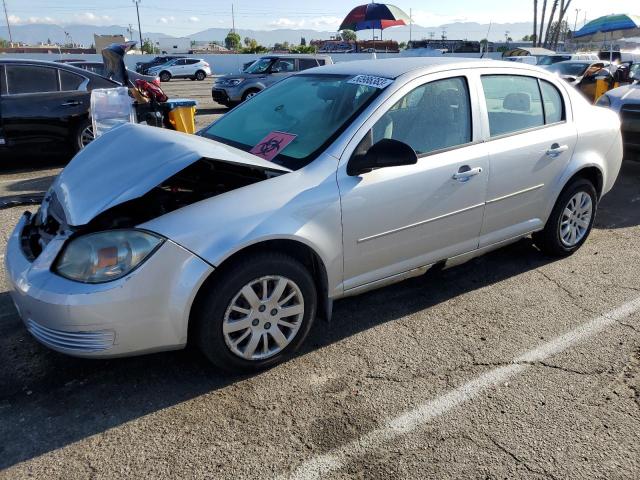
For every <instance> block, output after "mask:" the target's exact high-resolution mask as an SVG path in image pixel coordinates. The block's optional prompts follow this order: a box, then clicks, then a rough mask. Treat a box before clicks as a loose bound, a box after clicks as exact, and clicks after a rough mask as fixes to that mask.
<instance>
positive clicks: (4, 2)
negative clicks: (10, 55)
mask: <svg viewBox="0 0 640 480" xmlns="http://www.w3.org/2000/svg"><path fill="white" fill-rule="evenodd" d="M2 6H3V7H4V18H6V19H7V30H8V31H9V45H10V46H12V47H13V37H12V36H11V25H9V14H8V13H7V2H6V0H2Z"/></svg>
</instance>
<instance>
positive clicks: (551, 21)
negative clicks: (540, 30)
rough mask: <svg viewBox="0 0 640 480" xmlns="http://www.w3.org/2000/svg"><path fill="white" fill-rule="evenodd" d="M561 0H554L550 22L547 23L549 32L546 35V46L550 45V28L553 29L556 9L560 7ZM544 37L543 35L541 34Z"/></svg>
mask: <svg viewBox="0 0 640 480" xmlns="http://www.w3.org/2000/svg"><path fill="white" fill-rule="evenodd" d="M558 3H559V0H553V6H552V7H551V15H549V22H548V23H547V32H546V34H545V37H544V47H545V48H546V47H547V46H549V30H551V24H552V23H553V17H555V16H556V9H557V8H558ZM540 38H542V35H540Z"/></svg>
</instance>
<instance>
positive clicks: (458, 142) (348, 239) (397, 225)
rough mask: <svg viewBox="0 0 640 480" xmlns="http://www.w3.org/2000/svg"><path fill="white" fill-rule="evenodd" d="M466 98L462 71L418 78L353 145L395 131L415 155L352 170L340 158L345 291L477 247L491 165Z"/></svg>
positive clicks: (363, 144) (362, 145)
mask: <svg viewBox="0 0 640 480" xmlns="http://www.w3.org/2000/svg"><path fill="white" fill-rule="evenodd" d="M471 98H475V95H474V96H471V95H470V89H469V81H468V79H467V78H466V77H465V76H459V77H454V78H441V79H438V80H433V81H431V82H426V83H425V81H424V80H416V81H415V82H414V84H413V85H411V88H403V89H402V90H400V91H399V92H398V94H397V95H396V96H394V97H391V99H390V100H389V103H388V104H389V105H390V107H388V109H387V111H386V112H384V114H381V115H380V118H379V119H378V120H377V121H376V122H375V124H373V127H372V128H371V129H370V130H368V132H367V133H366V134H365V135H364V137H363V138H362V139H361V140H360V143H359V145H358V147H357V149H356V151H366V149H367V147H368V146H369V145H372V144H374V143H376V142H377V141H379V140H381V139H383V138H393V139H395V140H399V141H402V142H404V143H406V144H408V145H410V146H411V147H412V148H413V149H414V150H415V151H416V153H417V154H418V157H419V159H418V163H417V164H416V165H409V166H401V167H389V168H382V169H379V170H374V171H372V172H370V173H365V174H361V175H359V176H349V175H347V173H346V168H345V166H346V164H347V159H343V161H342V162H341V164H340V168H339V170H338V185H339V188H340V196H341V202H342V223H343V248H344V289H345V291H347V292H348V290H350V289H352V288H355V287H358V286H362V285H366V284H368V283H371V282H375V281H378V280H382V279H385V278H388V277H391V276H393V275H396V274H401V273H403V272H407V271H409V270H412V269H414V268H417V267H421V266H425V265H428V264H431V263H434V262H437V261H439V260H442V259H445V258H449V257H452V256H455V255H458V254H462V253H466V252H469V251H472V250H474V249H476V248H477V246H478V236H479V233H480V228H481V225H482V215H483V211H484V201H485V193H486V187H487V179H488V174H489V169H488V155H487V150H486V146H485V144H483V143H474V139H475V138H477V137H476V135H478V134H479V130H478V129H477V128H475V125H476V123H477V119H478V117H477V115H476V113H477V112H476V111H475V108H473V107H472V104H471V101H470V99H471ZM354 141H358V140H355V139H354ZM347 151H349V149H347Z"/></svg>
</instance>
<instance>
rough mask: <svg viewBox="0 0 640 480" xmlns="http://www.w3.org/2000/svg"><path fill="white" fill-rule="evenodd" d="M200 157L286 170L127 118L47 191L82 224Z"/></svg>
mask: <svg viewBox="0 0 640 480" xmlns="http://www.w3.org/2000/svg"><path fill="white" fill-rule="evenodd" d="M201 158H208V159H212V160H219V161H224V162H229V163H235V164H242V165H249V166H252V167H255V168H258V169H261V170H265V171H278V172H290V171H291V170H289V169H287V168H285V167H282V166H280V165H277V164H275V163H271V162H268V161H266V160H263V159H261V158H259V157H256V156H255V155H252V154H250V153H246V152H244V151H242V150H238V149H237V148H233V147H230V146H228V145H224V144H222V143H218V142H215V141H213V140H209V139H206V138H203V137H199V136H196V135H188V134H185V133H180V132H175V131H172V130H165V129H161V128H157V127H148V126H144V125H137V124H131V123H128V124H124V125H122V126H119V127H117V128H114V129H113V130H111V131H109V132H107V133H106V134H105V135H103V136H102V137H100V138H98V139H96V140H95V141H93V142H92V143H90V144H89V145H88V146H87V147H86V148H85V149H84V150H82V151H81V152H80V153H78V154H77V155H76V156H75V157H74V158H73V160H72V161H71V162H70V163H69V165H67V167H66V168H65V169H64V170H63V171H62V173H60V175H59V176H58V178H57V179H56V180H55V182H54V183H53V185H52V187H51V190H50V192H51V191H53V192H54V193H55V195H56V197H57V199H58V202H60V205H61V206H62V208H63V210H64V213H65V217H66V221H67V223H68V224H69V225H73V226H80V225H85V224H87V223H89V222H90V221H91V220H92V219H93V218H94V217H96V215H98V214H100V213H102V212H104V211H106V210H108V209H110V208H112V207H114V206H116V205H119V204H121V203H124V202H126V201H129V200H133V199H135V198H138V197H140V196H142V195H144V194H145V193H147V192H148V191H150V190H151V189H153V188H154V187H156V186H157V185H159V184H160V183H162V182H163V181H164V180H166V179H167V178H169V177H171V176H172V175H175V174H176V173H178V172H179V171H180V170H182V169H184V168H186V167H188V166H189V165H191V164H192V163H194V162H196V161H198V160H200V159H201Z"/></svg>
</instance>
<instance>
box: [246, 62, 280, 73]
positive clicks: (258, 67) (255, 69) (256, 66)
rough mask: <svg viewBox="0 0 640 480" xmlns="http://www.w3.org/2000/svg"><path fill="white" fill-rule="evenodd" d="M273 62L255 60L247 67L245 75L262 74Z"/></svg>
mask: <svg viewBox="0 0 640 480" xmlns="http://www.w3.org/2000/svg"><path fill="white" fill-rule="evenodd" d="M275 60H276V59H275V58H261V59H260V60H256V61H255V62H253V63H252V64H251V65H249V66H248V67H247V69H246V70H245V73H264V72H266V71H267V70H269V65H271V64H272V63H273V62H274V61H275Z"/></svg>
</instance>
